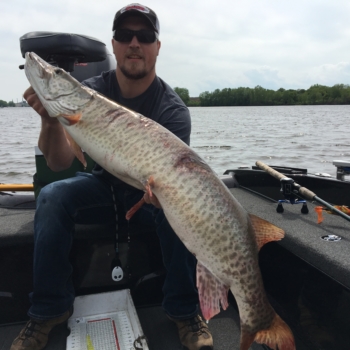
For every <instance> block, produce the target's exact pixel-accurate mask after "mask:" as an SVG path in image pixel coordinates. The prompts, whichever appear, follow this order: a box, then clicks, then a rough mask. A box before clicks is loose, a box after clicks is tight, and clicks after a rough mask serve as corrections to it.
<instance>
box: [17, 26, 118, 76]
mask: <svg viewBox="0 0 350 350" xmlns="http://www.w3.org/2000/svg"><path fill="white" fill-rule="evenodd" d="M19 41H20V48H21V53H22V56H23V57H24V56H25V53H26V52H28V51H30V52H35V53H36V54H37V55H39V56H40V57H41V58H42V59H43V60H45V61H46V62H48V63H50V64H52V65H53V66H57V67H60V68H63V69H64V70H65V71H67V72H70V73H71V75H72V76H73V77H74V78H75V79H77V80H78V81H80V82H81V81H83V80H85V79H88V78H90V77H93V76H96V75H100V74H101V72H103V71H108V70H110V69H114V68H115V67H116V62H115V58H114V56H113V55H112V54H111V53H110V52H109V51H108V50H107V48H106V45H105V44H104V43H103V42H102V41H100V40H98V39H96V38H92V37H89V36H86V35H81V34H71V33H55V32H29V33H27V34H24V35H23V36H21V37H20V39H19Z"/></svg>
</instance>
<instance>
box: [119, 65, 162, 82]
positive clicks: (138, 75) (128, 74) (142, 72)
mask: <svg viewBox="0 0 350 350" xmlns="http://www.w3.org/2000/svg"><path fill="white" fill-rule="evenodd" d="M155 65H156V64H155V63H154V65H153V67H151V68H150V69H146V68H143V69H142V70H140V71H138V72H131V69H130V70H128V69H127V68H126V67H125V66H122V65H120V66H119V68H120V71H121V72H122V73H123V74H124V76H125V77H127V78H128V79H131V80H138V79H142V78H144V77H145V76H147V74H148V73H149V72H150V71H152V70H153V68H154V67H155Z"/></svg>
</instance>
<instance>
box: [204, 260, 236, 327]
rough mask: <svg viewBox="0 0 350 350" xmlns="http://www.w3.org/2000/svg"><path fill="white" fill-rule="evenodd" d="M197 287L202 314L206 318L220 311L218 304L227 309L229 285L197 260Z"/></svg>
mask: <svg viewBox="0 0 350 350" xmlns="http://www.w3.org/2000/svg"><path fill="white" fill-rule="evenodd" d="M197 288H198V296H199V303H200V306H201V310H202V314H203V317H204V318H205V319H206V320H210V319H211V318H212V317H214V316H215V315H216V314H218V313H219V312H220V304H221V306H222V308H223V309H224V310H226V309H227V307H228V301H227V294H228V290H229V287H227V286H225V285H224V284H223V283H222V282H220V281H219V280H218V279H217V278H216V277H215V276H214V275H213V274H212V273H211V272H210V271H209V270H208V269H207V268H206V267H205V266H203V265H202V264H201V263H200V262H199V261H198V263H197Z"/></svg>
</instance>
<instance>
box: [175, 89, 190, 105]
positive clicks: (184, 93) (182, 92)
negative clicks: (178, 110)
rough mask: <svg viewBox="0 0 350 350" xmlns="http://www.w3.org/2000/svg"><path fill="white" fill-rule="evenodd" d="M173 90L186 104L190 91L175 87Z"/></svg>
mask: <svg viewBox="0 0 350 350" xmlns="http://www.w3.org/2000/svg"><path fill="white" fill-rule="evenodd" d="M174 91H175V92H176V93H177V94H178V95H179V96H180V98H181V100H182V101H183V102H184V104H185V105H187V104H188V101H189V100H190V93H189V92H188V89H186V88H179V87H175V88H174Z"/></svg>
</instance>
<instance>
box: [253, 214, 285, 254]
mask: <svg viewBox="0 0 350 350" xmlns="http://www.w3.org/2000/svg"><path fill="white" fill-rule="evenodd" d="M249 217H250V221H251V223H252V226H253V230H254V232H255V237H256V242H257V244H258V248H259V250H260V248H261V247H262V246H263V245H264V244H265V243H268V242H272V241H280V240H281V239H282V238H283V237H284V231H283V230H282V229H281V228H279V227H277V226H275V225H273V224H271V223H270V222H268V221H266V220H264V219H261V218H259V217H258V216H256V215H253V214H249Z"/></svg>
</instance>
